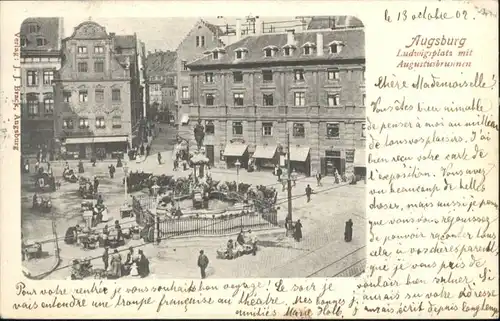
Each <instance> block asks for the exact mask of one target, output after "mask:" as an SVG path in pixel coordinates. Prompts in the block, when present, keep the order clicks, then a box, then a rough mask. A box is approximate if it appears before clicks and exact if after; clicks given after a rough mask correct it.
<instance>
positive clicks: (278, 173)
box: [276, 167, 283, 182]
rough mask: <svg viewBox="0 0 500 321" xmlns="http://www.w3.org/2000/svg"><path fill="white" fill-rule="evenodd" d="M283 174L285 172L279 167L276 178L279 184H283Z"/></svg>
mask: <svg viewBox="0 0 500 321" xmlns="http://www.w3.org/2000/svg"><path fill="white" fill-rule="evenodd" d="M281 174H283V171H282V170H281V167H278V168H277V169H276V176H278V182H281Z"/></svg>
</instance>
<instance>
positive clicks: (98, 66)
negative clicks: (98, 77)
mask: <svg viewBox="0 0 500 321" xmlns="http://www.w3.org/2000/svg"><path fill="white" fill-rule="evenodd" d="M94 71H95V72H104V61H95V62H94Z"/></svg>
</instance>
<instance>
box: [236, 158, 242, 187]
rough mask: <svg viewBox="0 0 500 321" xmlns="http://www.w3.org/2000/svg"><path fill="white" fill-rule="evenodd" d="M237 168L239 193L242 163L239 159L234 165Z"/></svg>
mask: <svg viewBox="0 0 500 321" xmlns="http://www.w3.org/2000/svg"><path fill="white" fill-rule="evenodd" d="M234 165H235V166H236V192H239V189H240V166H241V163H240V161H239V160H238V159H236V163H234Z"/></svg>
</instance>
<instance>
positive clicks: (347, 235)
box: [344, 219, 353, 242]
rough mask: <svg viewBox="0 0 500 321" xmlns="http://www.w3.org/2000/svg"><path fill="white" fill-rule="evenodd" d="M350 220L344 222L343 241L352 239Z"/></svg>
mask: <svg viewBox="0 0 500 321" xmlns="http://www.w3.org/2000/svg"><path fill="white" fill-rule="evenodd" d="M352 225H353V224H352V220H351V219H349V221H347V222H345V231H344V241H346V242H351V241H352Z"/></svg>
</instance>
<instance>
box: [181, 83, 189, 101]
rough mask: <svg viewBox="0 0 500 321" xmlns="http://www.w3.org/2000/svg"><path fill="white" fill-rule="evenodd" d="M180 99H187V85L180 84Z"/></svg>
mask: <svg viewBox="0 0 500 321" xmlns="http://www.w3.org/2000/svg"><path fill="white" fill-rule="evenodd" d="M182 99H189V87H188V86H182Z"/></svg>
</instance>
